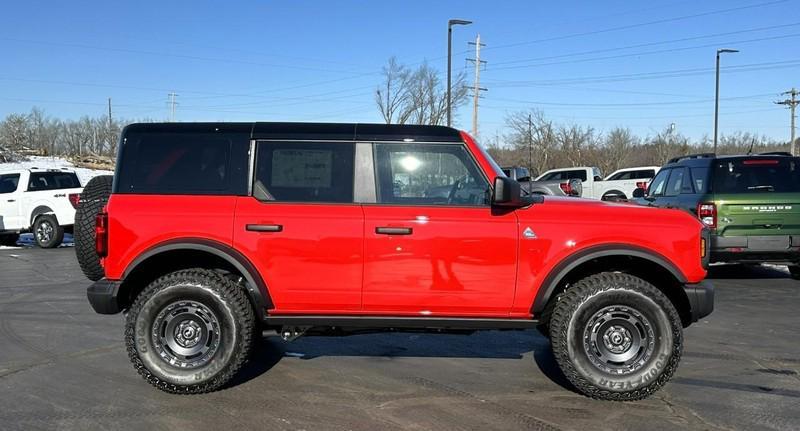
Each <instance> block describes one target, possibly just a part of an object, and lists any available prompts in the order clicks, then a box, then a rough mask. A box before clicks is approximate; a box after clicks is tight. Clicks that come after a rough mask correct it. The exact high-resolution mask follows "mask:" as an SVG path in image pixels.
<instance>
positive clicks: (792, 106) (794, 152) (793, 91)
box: [775, 88, 800, 156]
mask: <svg viewBox="0 0 800 431" xmlns="http://www.w3.org/2000/svg"><path fill="white" fill-rule="evenodd" d="M781 94H782V95H788V96H791V98H790V99H786V100H781V101H779V102H775V103H776V104H778V105H788V106H789V111H790V113H791V126H789V127H790V128H791V129H790V130H791V132H790V135H791V140H790V141H789V149H790V151H791V152H792V155H793V156H796V155H797V152H798V151H797V145H795V142H794V141H795V139H794V131H795V127H794V123H795V118H797V117H796V116H795V114H794V110H795V108H796V107H797V104H798V103H800V100H798V99H797V96H798V95H800V91H798V90H796V89H795V88H792V89H791V90H789V91H786V92H784V93H781Z"/></svg>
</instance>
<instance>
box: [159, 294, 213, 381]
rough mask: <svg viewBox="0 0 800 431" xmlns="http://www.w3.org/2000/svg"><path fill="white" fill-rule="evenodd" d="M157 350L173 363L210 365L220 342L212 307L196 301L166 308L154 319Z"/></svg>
mask: <svg viewBox="0 0 800 431" xmlns="http://www.w3.org/2000/svg"><path fill="white" fill-rule="evenodd" d="M151 335H152V339H153V344H154V346H155V350H156V351H157V352H158V354H159V356H161V358H162V359H163V360H164V361H166V362H168V363H169V364H171V365H173V366H176V367H181V368H197V367H200V366H203V365H205V364H207V363H208V362H209V361H210V360H211V358H212V357H213V356H214V354H215V353H216V351H217V349H218V348H219V343H220V325H219V320H218V319H217V316H216V315H215V314H214V312H213V311H211V309H209V308H208V307H206V306H205V305H203V304H201V303H199V302H196V301H177V302H173V303H171V304H169V305H167V306H166V307H164V308H163V309H162V310H161V312H159V314H158V316H156V319H155V320H154V322H153V326H152V330H151Z"/></svg>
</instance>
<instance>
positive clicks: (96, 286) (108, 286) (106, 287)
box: [86, 278, 122, 314]
mask: <svg viewBox="0 0 800 431" xmlns="http://www.w3.org/2000/svg"><path fill="white" fill-rule="evenodd" d="M120 284H121V282H119V281H112V280H106V279H105V278H103V279H101V280H98V281H95V282H94V283H92V285H91V286H89V288H88V289H86V297H87V298H89V304H91V305H92V308H94V311H95V312H96V313H100V314H117V313H119V312H120V311H122V309H121V308H120V306H119V302H118V301H117V295H118V294H119V286H120Z"/></svg>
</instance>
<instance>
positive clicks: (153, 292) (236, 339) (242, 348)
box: [125, 268, 255, 394]
mask: <svg viewBox="0 0 800 431" xmlns="http://www.w3.org/2000/svg"><path fill="white" fill-rule="evenodd" d="M176 303H180V305H178V307H184V306H185V304H195V305H198V306H200V307H204V308H205V309H206V313H205V315H206V318H208V320H211V321H214V320H215V319H216V322H217V323H218V325H217V328H218V329H217V330H216V332H215V333H214V335H212V336H208V337H206V338H204V339H205V340H208V341H207V342H206V343H205V345H206V346H209V345H210V346H215V345H216V348H215V350H214V352H213V353H212V354H211V356H209V357H208V359H207V362H205V363H203V364H201V365H198V366H189V367H186V368H179V367H176V366H174V365H172V364H170V363H169V362H168V361H167V359H165V358H163V357H162V356H161V354H162V353H163V352H165V351H166V352H167V353H168V354H169V353H173V352H172V350H167V349H165V348H164V345H163V343H162V344H161V345H159V341H158V340H159V339H161V337H162V335H159V334H165V333H169V331H166V330H165V329H164V328H165V327H166V328H169V325H166V326H164V325H158V324H157V322H161V321H163V319H164V317H163V316H164V315H165V314H166V315H167V316H168V315H169V314H170V313H169V312H168V310H170V307H172V306H173V305H174V304H176ZM171 313H172V314H173V315H174V313H177V312H176V311H173V312H171ZM209 313H210V314H211V316H209V315H208V314H209ZM159 319H161V320H159ZM176 333H177V332H176ZM254 333H255V318H254V314H253V309H252V307H251V306H250V302H249V301H248V299H247V297H246V295H245V292H244V291H243V289H242V288H241V287H240V286H239V285H237V284H234V283H233V282H231V281H230V280H229V279H227V278H225V277H223V276H221V275H219V274H218V273H216V272H214V271H210V270H206V269H199V268H195V269H187V270H181V271H176V272H173V273H170V274H167V275H165V276H162V277H161V278H158V279H157V280H155V281H154V282H152V283H150V285H148V286H147V287H146V288H145V289H144V290H143V291H142V292H141V293H140V294H139V295H138V296H137V297H136V299H135V300H134V302H133V305H132V306H131V308H130V310H129V311H128V314H127V318H126V322H125V344H126V346H127V350H128V357H129V358H130V360H131V362H132V363H133V366H134V368H136V370H137V371H138V372H139V374H140V375H141V376H142V377H143V378H144V379H145V380H147V382H149V383H150V384H152V385H153V386H155V387H157V388H158V389H161V390H162V391H165V392H169V393H175V394H199V393H205V392H211V391H214V390H217V389H219V388H221V387H222V386H223V385H225V384H226V383H228V382H229V381H230V379H231V378H232V377H233V376H234V375H235V374H236V373H237V372H238V371H239V369H240V368H241V367H242V366H243V365H244V364H245V362H246V361H247V359H248V358H249V356H250V351H251V348H252V343H253V338H254ZM201 345H202V343H201ZM159 350H160V352H159Z"/></svg>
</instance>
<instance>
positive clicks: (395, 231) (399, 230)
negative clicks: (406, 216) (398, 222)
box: [375, 226, 412, 235]
mask: <svg viewBox="0 0 800 431" xmlns="http://www.w3.org/2000/svg"><path fill="white" fill-rule="evenodd" d="M411 232H412V230H411V228H410V227H388V226H384V227H376V228H375V233H377V234H381V235H411Z"/></svg>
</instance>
